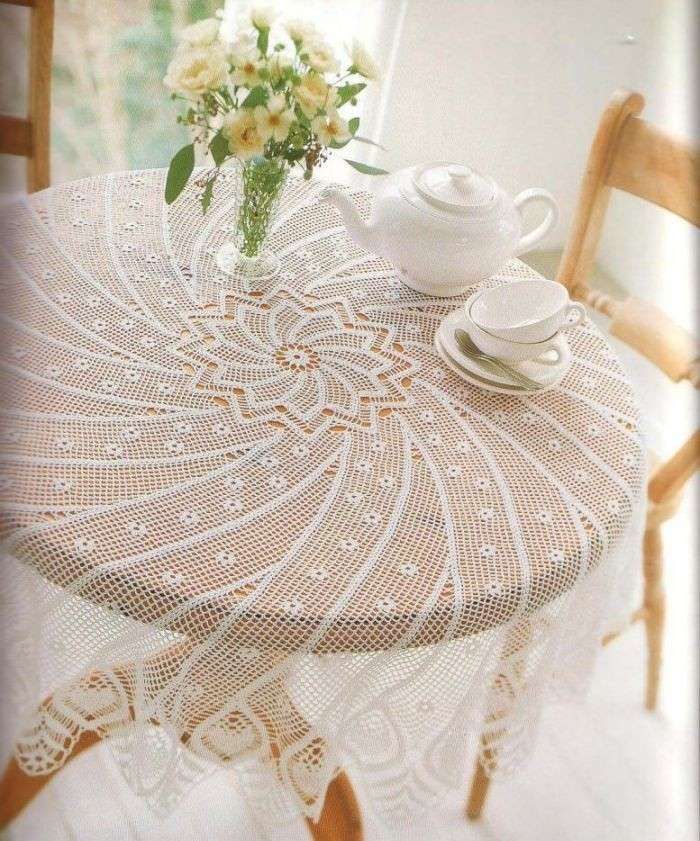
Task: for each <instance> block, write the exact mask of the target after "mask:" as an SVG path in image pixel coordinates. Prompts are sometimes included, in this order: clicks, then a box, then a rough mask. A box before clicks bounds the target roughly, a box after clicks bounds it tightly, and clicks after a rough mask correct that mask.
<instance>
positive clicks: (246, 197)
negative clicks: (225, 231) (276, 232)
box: [216, 158, 288, 279]
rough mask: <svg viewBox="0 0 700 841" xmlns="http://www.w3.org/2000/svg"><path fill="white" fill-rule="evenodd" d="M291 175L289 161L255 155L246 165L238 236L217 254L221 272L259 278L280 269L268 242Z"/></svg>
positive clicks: (238, 215) (242, 168)
mask: <svg viewBox="0 0 700 841" xmlns="http://www.w3.org/2000/svg"><path fill="white" fill-rule="evenodd" d="M287 174H288V167H287V164H286V162H285V161H281V160H279V159H275V158H272V159H270V158H254V159H253V160H250V161H246V162H245V163H244V164H243V165H242V167H241V182H242V183H241V194H240V203H239V205H238V209H237V218H236V235H235V239H234V240H233V241H230V242H227V243H224V245H222V246H221V248H220V249H219V251H218V253H217V255H216V264H217V266H218V267H219V269H221V271H223V272H225V273H226V274H241V275H243V276H244V277H246V278H258V279H264V278H266V277H271V276H273V275H275V274H276V273H277V272H278V271H279V267H280V263H279V260H278V258H277V257H276V256H275V255H274V254H273V253H272V252H271V251H270V250H269V249H268V248H266V243H267V238H268V234H269V231H270V225H271V223H272V220H273V218H274V215H275V211H276V210H277V207H278V204H279V199H280V196H281V194H282V189H283V188H284V184H285V181H286V180H287Z"/></svg>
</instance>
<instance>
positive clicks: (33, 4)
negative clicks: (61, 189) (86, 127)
mask: <svg viewBox="0 0 700 841" xmlns="http://www.w3.org/2000/svg"><path fill="white" fill-rule="evenodd" d="M0 3H3V4H4V5H7V6H28V7H29V8H30V27H29V97H28V102H27V116H26V117H9V116H5V115H0V153H2V154H7V155H19V156H21V157H24V158H26V159H27V192H29V193H33V192H35V191H36V190H43V189H44V188H45V187H48V186H49V182H50V175H49V173H50V164H49V146H50V132H51V127H50V117H51V57H52V50H53V0H0Z"/></svg>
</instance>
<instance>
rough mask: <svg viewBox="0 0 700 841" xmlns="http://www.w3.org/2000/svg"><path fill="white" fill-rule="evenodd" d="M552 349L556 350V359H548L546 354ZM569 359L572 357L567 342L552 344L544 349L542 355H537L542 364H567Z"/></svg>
mask: <svg viewBox="0 0 700 841" xmlns="http://www.w3.org/2000/svg"><path fill="white" fill-rule="evenodd" d="M551 350H553V351H554V353H555V354H556V357H555V358H554V359H546V358H545V356H544V354H546V353H549V351H551ZM569 359H571V350H570V349H569V346H568V345H567V344H566V343H565V342H564V343H562V344H560V345H550V346H549V347H548V348H545V349H544V350H543V351H542V354H541V355H540V356H538V357H537V361H538V362H539V364H540V365H567V364H568V362H569Z"/></svg>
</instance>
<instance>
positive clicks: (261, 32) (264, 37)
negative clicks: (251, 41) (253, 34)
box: [258, 29, 270, 55]
mask: <svg viewBox="0 0 700 841" xmlns="http://www.w3.org/2000/svg"><path fill="white" fill-rule="evenodd" d="M269 39H270V30H269V29H258V49H259V50H260V52H261V53H262V54H263V55H265V53H266V52H267V45H268V42H269Z"/></svg>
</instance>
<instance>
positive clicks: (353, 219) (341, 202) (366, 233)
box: [319, 186, 380, 254]
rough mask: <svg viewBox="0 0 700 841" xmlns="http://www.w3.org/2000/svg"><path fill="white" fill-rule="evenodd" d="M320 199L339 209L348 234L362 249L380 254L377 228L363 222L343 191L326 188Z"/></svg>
mask: <svg viewBox="0 0 700 841" xmlns="http://www.w3.org/2000/svg"><path fill="white" fill-rule="evenodd" d="M319 198H320V200H321V201H324V202H328V203H329V204H332V205H335V207H337V208H338V210H339V211H340V215H341V216H342V217H343V222H344V223H345V227H346V228H347V231H348V233H349V234H350V236H351V237H352V238H353V239H354V240H355V242H356V243H357V244H358V245H359V246H360V247H361V248H364V249H365V250H366V251H371V252H373V253H374V254H380V238H379V236H378V235H377V229H376V226H374V225H372V224H370V223H367V222H364V221H363V220H362V218H361V217H360V214H359V213H358V212H357V208H356V207H355V205H354V203H353V202H352V200H351V199H349V198H348V196H347V195H346V194H345V193H344V192H343V191H342V190H339V189H338V188H337V187H330V186H329V187H325V188H324V189H323V190H322V191H321V194H320V196H319Z"/></svg>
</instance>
